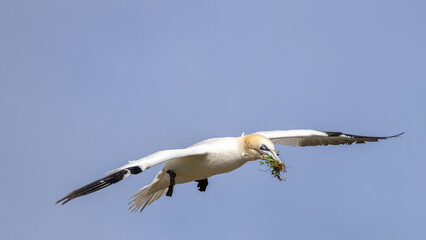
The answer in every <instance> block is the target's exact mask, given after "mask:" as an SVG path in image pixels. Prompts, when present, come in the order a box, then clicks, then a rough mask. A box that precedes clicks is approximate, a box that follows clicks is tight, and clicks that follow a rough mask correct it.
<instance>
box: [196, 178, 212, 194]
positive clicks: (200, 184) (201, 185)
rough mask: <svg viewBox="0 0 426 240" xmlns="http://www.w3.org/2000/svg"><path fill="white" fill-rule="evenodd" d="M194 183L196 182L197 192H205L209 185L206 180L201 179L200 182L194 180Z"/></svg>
mask: <svg viewBox="0 0 426 240" xmlns="http://www.w3.org/2000/svg"><path fill="white" fill-rule="evenodd" d="M195 181H196V182H198V184H197V188H198V191H200V192H205V191H206V188H207V185H209V181H208V180H207V178H205V179H201V180H195Z"/></svg>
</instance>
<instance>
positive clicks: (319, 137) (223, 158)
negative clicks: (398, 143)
mask: <svg viewBox="0 0 426 240" xmlns="http://www.w3.org/2000/svg"><path fill="white" fill-rule="evenodd" d="M401 134H403V133H400V134H398V135H394V136H389V137H367V136H357V135H351V134H344V133H341V132H325V131H316V130H286V131H264V132H257V133H254V134H250V135H245V136H244V134H243V135H242V136H240V137H223V138H211V139H207V140H204V141H201V142H199V143H197V144H194V145H192V146H189V147H187V148H184V149H172V150H164V151H159V152H156V153H154V154H152V155H149V156H147V157H144V158H141V159H139V160H135V161H130V162H129V163H128V164H126V165H123V166H122V167H119V168H117V169H115V170H112V171H110V172H108V173H109V174H110V175H108V176H106V177H104V178H101V179H98V180H96V181H94V182H92V183H89V184H87V185H85V186H83V187H81V188H79V189H76V190H74V191H72V192H70V193H69V194H68V195H67V196H65V197H64V198H62V199H60V200H58V201H57V202H56V203H62V205H63V204H65V203H67V202H68V201H70V200H72V199H74V198H77V197H80V196H84V195H87V194H89V193H93V192H96V191H98V190H100V189H102V188H105V187H107V186H109V185H111V184H114V183H117V182H119V181H121V180H123V179H124V178H127V177H128V176H130V175H131V174H138V173H141V172H143V171H145V170H146V169H149V168H151V167H153V166H155V165H157V164H160V163H164V166H163V168H162V169H161V170H160V172H159V173H158V174H157V176H156V177H155V178H154V180H153V181H152V182H151V184H149V185H147V186H145V187H143V188H142V189H140V190H139V191H137V192H136V193H135V194H134V195H133V197H132V198H131V199H132V200H131V202H130V203H129V204H130V208H129V209H130V210H131V211H132V212H135V211H137V210H139V209H140V211H141V212H142V210H143V209H144V208H145V207H146V206H147V205H150V204H151V203H153V202H154V201H156V200H158V199H159V198H160V197H162V196H163V195H165V194H166V196H170V197H171V196H172V194H173V187H174V185H175V184H182V183H187V182H192V181H196V182H198V186H197V187H198V190H199V191H201V192H204V191H205V190H206V187H207V184H208V180H207V179H208V178H209V177H211V176H214V175H217V174H221V173H227V172H230V171H233V170H235V169H237V168H239V167H241V166H242V165H244V164H245V163H246V162H248V161H253V160H256V159H270V158H272V159H273V160H275V161H279V162H280V163H282V162H281V160H280V159H279V158H278V156H277V154H276V152H275V146H274V143H276V144H284V145H290V146H294V147H304V146H319V145H325V146H327V145H340V144H352V143H365V142H377V141H378V140H380V139H387V138H392V137H397V136H399V135H401Z"/></svg>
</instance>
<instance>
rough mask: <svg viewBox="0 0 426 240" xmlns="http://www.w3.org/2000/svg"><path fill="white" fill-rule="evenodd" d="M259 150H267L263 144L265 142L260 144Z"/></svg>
mask: <svg viewBox="0 0 426 240" xmlns="http://www.w3.org/2000/svg"><path fill="white" fill-rule="evenodd" d="M260 150H264V151H266V150H268V148H267V147H266V146H265V144H262V146H260Z"/></svg>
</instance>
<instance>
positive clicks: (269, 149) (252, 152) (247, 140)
mask: <svg viewBox="0 0 426 240" xmlns="http://www.w3.org/2000/svg"><path fill="white" fill-rule="evenodd" d="M243 139H244V149H245V155H246V156H248V157H250V158H252V160H255V159H264V160H267V159H271V158H272V159H273V160H275V161H278V162H280V163H282V162H281V160H280V159H279V158H278V155H277V153H276V152H275V146H274V144H273V143H272V142H271V140H269V138H266V137H264V136H262V135H259V134H250V135H246V136H243Z"/></svg>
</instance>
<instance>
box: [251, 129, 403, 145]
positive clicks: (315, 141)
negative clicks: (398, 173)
mask: <svg viewBox="0 0 426 240" xmlns="http://www.w3.org/2000/svg"><path fill="white" fill-rule="evenodd" d="M255 134H259V135H263V136H265V137H267V138H269V139H270V140H271V141H272V142H273V143H276V144H283V145H290V146H293V147H305V146H320V145H323V146H327V145H340V144H348V145H349V144H352V143H365V142H377V141H378V140H381V139H387V138H393V137H397V136H399V135H401V134H403V133H400V134H397V135H394V136H389V137H369V136H358V135H352V134H346V133H341V132H326V131H317V130H311V129H299V130H284V131H282V130H277V131H263V132H256V133H255Z"/></svg>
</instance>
